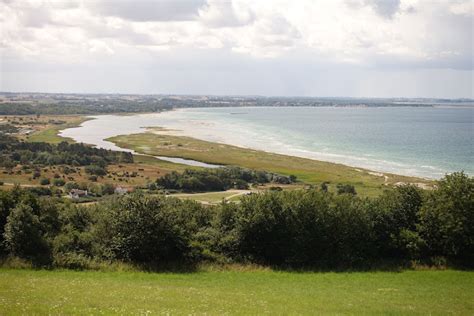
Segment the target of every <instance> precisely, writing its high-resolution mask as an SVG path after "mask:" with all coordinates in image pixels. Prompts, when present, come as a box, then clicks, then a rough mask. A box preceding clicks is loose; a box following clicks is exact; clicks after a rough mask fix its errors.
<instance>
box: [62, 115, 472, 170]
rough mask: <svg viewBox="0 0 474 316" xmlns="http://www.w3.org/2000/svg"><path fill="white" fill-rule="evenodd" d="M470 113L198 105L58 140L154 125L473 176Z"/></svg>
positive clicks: (331, 157)
mask: <svg viewBox="0 0 474 316" xmlns="http://www.w3.org/2000/svg"><path fill="white" fill-rule="evenodd" d="M473 116H474V108H472V107H467V108H466V107H464V108H456V107H446V108H441V107H378V108H355V107H344V108H337V107H247V108H197V109H180V110H176V111H169V112H164V113H154V114H140V115H134V116H115V115H104V116H95V118H96V119H95V120H91V121H87V122H85V123H83V125H82V126H81V127H79V128H72V129H67V130H65V131H64V132H63V133H62V135H63V136H67V137H71V138H73V139H75V140H76V141H80V142H84V143H90V144H94V145H97V146H99V147H103V148H109V149H117V147H116V146H115V145H114V144H112V143H110V142H106V141H103V139H105V138H108V137H111V136H116V135H123V134H131V133H139V132H143V131H144V129H143V127H147V126H161V127H165V128H168V129H176V130H179V131H178V132H176V133H177V134H179V135H187V136H191V137H195V138H199V139H204V140H209V141H214V142H221V143H227V144H233V145H237V146H242V147H249V148H254V149H261V150H266V151H271V152H277V153H283V154H289V155H294V156H301V157H306V158H313V159H318V160H325V161H331V162H338V163H343V164H346V165H351V166H355V167H362V168H368V169H371V170H376V171H382V172H392V173H398V174H405V175H414V176H422V177H428V178H439V177H442V176H443V175H444V174H445V173H450V172H454V171H460V170H464V171H466V172H467V173H469V174H470V175H472V174H474V166H473V156H474V155H473V154H474V141H473V130H474V127H473Z"/></svg>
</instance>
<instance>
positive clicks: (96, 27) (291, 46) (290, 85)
mask: <svg viewBox="0 0 474 316" xmlns="http://www.w3.org/2000/svg"><path fill="white" fill-rule="evenodd" d="M473 16H474V1H471V0H465V1H464V0H174V1H173V0H63V1H53V0H0V32H1V38H0V54H1V55H0V57H1V60H0V62H1V63H0V91H15V92H21V91H29V92H63V93H139V94H202V95H204V94H214V95H268V96H321V97H330V96H332V97H338V96H339V97H342V96H344V97H432V98H473V97H474V92H473V91H474V84H473V80H474V79H473V78H474V71H473V59H474V57H473V46H474V37H473V29H474V20H473Z"/></svg>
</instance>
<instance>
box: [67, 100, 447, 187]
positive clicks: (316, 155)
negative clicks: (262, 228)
mask: <svg viewBox="0 0 474 316" xmlns="http://www.w3.org/2000/svg"><path fill="white" fill-rule="evenodd" d="M246 108H250V107H246ZM206 109H207V108H206ZM195 110H196V109H195V108H179V109H173V110H169V111H163V112H157V113H140V114H135V113H132V114H130V115H127V116H115V115H109V114H106V115H94V116H92V117H90V118H95V119H98V118H107V119H106V120H105V121H104V120H103V121H104V122H101V123H104V124H103V125H104V127H107V126H109V125H111V126H109V128H107V129H114V128H115V129H116V130H115V131H111V132H110V131H107V134H106V135H100V136H101V138H102V139H101V140H100V141H98V140H97V138H98V136H97V135H82V136H84V138H80V137H79V138H76V137H75V136H74V135H72V134H74V133H70V132H72V130H71V129H66V130H63V131H61V134H60V135H61V136H65V137H70V138H71V137H72V138H74V139H75V140H76V141H80V142H84V143H89V144H92V145H95V146H99V147H102V148H107V149H114V150H123V148H120V147H119V146H117V145H116V144H113V143H112V142H110V141H108V139H110V138H111V137H115V136H118V135H130V134H138V133H147V132H153V133H157V134H166V135H170V136H179V137H193V138H196V139H199V140H203V141H207V142H210V143H216V144H226V145H232V146H236V147H240V148H243V149H248V150H259V151H264V152H267V153H275V154H280V155H286V156H292V157H298V158H306V159H311V160H314V161H321V162H327V163H334V164H340V165H344V166H347V167H350V168H353V169H364V170H368V171H371V172H372V173H374V174H396V175H400V176H406V177H412V178H413V177H416V178H418V179H421V180H424V181H432V180H436V179H438V178H441V177H442V176H444V174H445V172H443V173H441V172H438V175H437V176H424V175H423V174H417V173H416V166H415V165H413V169H412V170H410V171H414V172H409V173H407V172H403V171H406V168H407V165H406V164H405V165H397V164H396V163H394V162H393V161H386V160H383V159H377V158H376V157H375V156H374V155H371V154H370V152H367V153H366V155H364V156H359V157H358V156H347V155H340V154H337V153H331V152H315V151H312V150H306V149H302V148H298V147H297V146H294V145H293V144H292V145H289V144H288V140H286V141H287V143H286V144H285V143H284V142H282V141H281V140H280V139H278V134H275V135H269V134H268V133H267V134H266V135H256V134H255V130H256V129H255V128H250V129H251V130H253V131H251V132H253V133H254V134H251V133H249V131H248V130H246V129H245V126H242V127H241V128H240V129H235V126H231V127H227V129H223V130H221V127H222V125H225V124H226V123H227V122H226V121H225V120H224V121H223V122H220V121H217V122H214V121H212V120H207V121H205V120H199V119H195V120H193V119H189V116H190V115H189V113H188V115H182V112H190V113H194V111H195ZM198 110H201V109H198ZM226 110H228V108H226ZM183 117H184V118H183ZM115 118H117V119H118V118H120V120H117V121H116V122H115V121H114V122H113V123H111V122H110V121H109V120H114V119H115ZM124 118H126V119H124ZM142 120H143V123H141V121H142ZM94 121H95V120H94ZM129 121H135V123H130V122H129ZM137 121H139V122H140V123H137ZM160 123H163V124H160ZM84 124H86V126H83V125H84ZM84 124H81V127H82V129H83V130H86V129H89V128H90V127H92V129H93V128H94V124H92V125H91V126H89V125H88V124H87V122H85V123H84ZM128 124H129V125H130V124H131V127H130V126H128ZM133 124H135V125H133ZM216 124H218V125H219V126H215V125H216ZM95 125H97V124H95ZM101 125H102V124H101ZM114 125H117V126H118V127H117V126H114ZM213 125H214V126H213ZM95 128H97V127H96V126H95ZM102 132H103V131H102V130H100V133H102ZM100 133H99V134H100ZM206 133H207V134H206ZM65 134H67V135H65ZM249 135H250V136H249ZM102 136H103V137H102ZM259 136H261V137H262V138H260V137H259ZM268 136H270V137H268ZM290 136H291V135H290ZM88 137H89V139H88ZM257 137H259V138H260V139H258V141H257V142H255V141H254V140H255V139H256V138H257ZM265 137H267V138H265ZM242 140H244V142H243V141H242ZM249 142H251V144H250V145H249ZM252 142H253V143H252ZM204 162H207V161H204ZM423 167H425V168H431V166H429V165H426V166H423ZM425 171H426V170H425ZM446 173H447V172H446Z"/></svg>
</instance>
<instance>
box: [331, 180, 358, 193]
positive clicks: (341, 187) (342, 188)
mask: <svg viewBox="0 0 474 316" xmlns="http://www.w3.org/2000/svg"><path fill="white" fill-rule="evenodd" d="M336 189H337V194H352V195H356V194H357V193H356V190H355V187H354V186H353V185H350V184H341V183H339V184H338V185H337V186H336Z"/></svg>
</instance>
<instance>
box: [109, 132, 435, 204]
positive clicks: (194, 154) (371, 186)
mask: <svg viewBox="0 0 474 316" xmlns="http://www.w3.org/2000/svg"><path fill="white" fill-rule="evenodd" d="M108 140H109V141H112V142H114V143H116V144H117V145H118V146H120V147H123V148H130V149H134V150H135V151H137V152H140V153H145V154H151V155H161V156H170V157H181V158H188V159H194V160H198V161H203V162H207V163H213V164H224V165H237V166H243V167H247V168H252V169H260V170H266V171H272V172H276V173H280V174H285V175H290V174H293V175H296V176H297V177H298V178H299V179H300V180H302V181H304V182H306V183H310V184H320V183H322V182H330V183H331V184H333V186H332V187H334V185H335V184H337V183H348V184H352V185H354V186H355V187H356V189H357V191H358V192H359V193H360V194H363V195H376V194H378V193H379V192H381V191H382V189H384V188H386V187H387V186H390V185H393V184H396V183H400V182H404V183H422V184H426V183H429V182H428V181H426V180H423V179H419V178H413V177H404V176H399V175H393V174H384V175H383V174H377V173H371V172H370V171H368V170H363V169H357V168H353V167H348V166H345V165H341V164H335V163H328V162H322V161H316V160H311V159H304V158H298V157H291V156H286V155H279V154H274V153H268V152H264V151H258V150H252V149H246V148H240V147H236V146H230V145H224V144H217V143H211V142H206V141H202V140H197V139H194V138H190V137H181V136H170V135H158V134H155V133H141V134H133V135H123V136H117V137H112V138H110V139H108ZM330 187H331V186H330Z"/></svg>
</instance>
